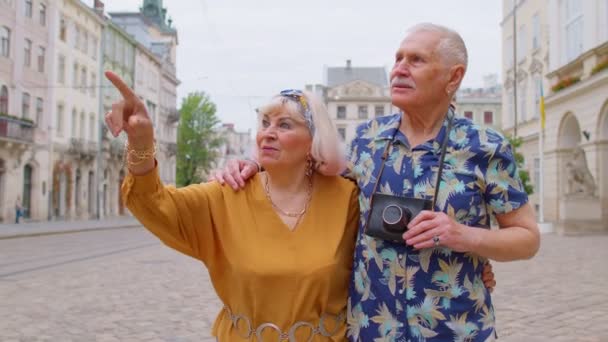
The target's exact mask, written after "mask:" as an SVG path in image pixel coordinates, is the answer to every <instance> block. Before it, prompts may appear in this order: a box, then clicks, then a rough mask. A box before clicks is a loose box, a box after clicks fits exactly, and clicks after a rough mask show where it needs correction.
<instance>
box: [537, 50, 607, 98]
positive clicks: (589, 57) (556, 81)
mask: <svg viewBox="0 0 608 342" xmlns="http://www.w3.org/2000/svg"><path fill="white" fill-rule="evenodd" d="M606 63H608V42H605V43H603V44H601V45H598V46H596V47H594V48H593V49H591V50H588V51H586V52H584V53H582V54H581V55H580V56H578V57H577V58H576V59H574V60H573V61H571V62H569V63H567V64H565V65H563V66H561V67H559V68H557V69H555V70H553V71H551V72H550V73H548V74H547V78H548V79H549V83H550V85H551V90H552V94H556V93H560V94H559V95H558V97H561V96H563V95H562V91H563V90H564V89H567V88H571V89H580V88H582V87H584V86H593V84H592V83H597V82H599V81H600V80H601V79H604V78H605V77H606V72H605V70H606V69H607V67H606ZM579 83H580V84H581V86H578V84H579ZM569 92H571V91H563V93H569Z"/></svg>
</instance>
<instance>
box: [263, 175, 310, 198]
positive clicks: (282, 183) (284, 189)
mask: <svg viewBox="0 0 608 342" xmlns="http://www.w3.org/2000/svg"><path fill="white" fill-rule="evenodd" d="M265 177H268V186H269V187H270V189H272V192H273V193H289V194H297V193H300V192H307V191H308V190H309V187H310V180H309V177H308V176H306V172H305V170H304V169H302V170H297V171H295V172H294V171H287V172H286V171H285V170H273V169H266V174H265Z"/></svg>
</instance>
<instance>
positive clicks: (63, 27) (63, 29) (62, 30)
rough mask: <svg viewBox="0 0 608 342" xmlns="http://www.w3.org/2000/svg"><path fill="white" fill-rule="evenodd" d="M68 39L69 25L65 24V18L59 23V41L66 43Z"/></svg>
mask: <svg viewBox="0 0 608 342" xmlns="http://www.w3.org/2000/svg"><path fill="white" fill-rule="evenodd" d="M66 37H67V23H66V22H65V18H61V21H60V22H59V39H61V41H63V42H65V39H66Z"/></svg>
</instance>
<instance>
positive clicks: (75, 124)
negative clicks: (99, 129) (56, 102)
mask: <svg viewBox="0 0 608 342" xmlns="http://www.w3.org/2000/svg"><path fill="white" fill-rule="evenodd" d="M76 127H78V114H77V113H76V108H74V109H72V138H76Z"/></svg>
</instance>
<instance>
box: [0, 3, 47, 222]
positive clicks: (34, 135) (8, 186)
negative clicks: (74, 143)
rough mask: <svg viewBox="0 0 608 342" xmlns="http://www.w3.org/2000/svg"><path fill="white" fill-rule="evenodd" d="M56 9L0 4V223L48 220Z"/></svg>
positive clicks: (41, 4)
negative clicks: (18, 217) (19, 217)
mask: <svg viewBox="0 0 608 342" xmlns="http://www.w3.org/2000/svg"><path fill="white" fill-rule="evenodd" d="M52 8H53V4H52V3H50V4H49V3H48V2H47V1H38V0H29V1H15V0H3V1H0V222H14V220H15V204H16V203H17V201H19V202H20V203H21V205H22V206H23V213H24V215H25V218H26V219H27V218H34V219H38V218H42V217H46V215H47V212H48V194H49V186H50V185H49V183H48V179H49V175H48V167H47V165H48V164H49V161H48V157H49V151H48V142H49V136H48V134H47V132H48V130H47V127H48V126H49V124H50V122H49V114H50V113H49V108H50V106H49V102H50V101H49V98H50V96H51V88H50V87H49V74H51V73H52V70H51V65H52V64H51V62H50V58H49V57H50V56H52V52H51V51H50V50H51V49H50V44H51V37H50V35H49V32H51V31H52V26H53V22H52V20H51V18H50V12H51V11H52Z"/></svg>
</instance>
